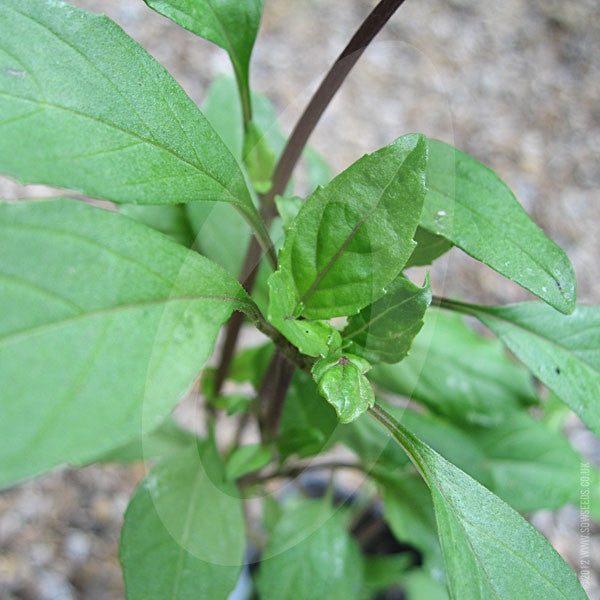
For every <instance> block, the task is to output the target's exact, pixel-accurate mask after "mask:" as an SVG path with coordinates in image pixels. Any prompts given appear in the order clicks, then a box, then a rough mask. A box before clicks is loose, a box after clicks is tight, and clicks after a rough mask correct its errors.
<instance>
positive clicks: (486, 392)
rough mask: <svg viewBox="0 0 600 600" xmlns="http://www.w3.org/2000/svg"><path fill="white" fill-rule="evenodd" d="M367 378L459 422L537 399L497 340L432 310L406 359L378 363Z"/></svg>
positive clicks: (488, 421)
mask: <svg viewBox="0 0 600 600" xmlns="http://www.w3.org/2000/svg"><path fill="white" fill-rule="evenodd" d="M369 377H370V378H371V379H372V380H373V381H374V382H375V383H377V385H379V386H381V387H383V388H385V389H388V390H390V391H392V392H394V393H396V394H400V395H403V396H406V397H412V398H414V399H415V400H418V401H419V402H422V403H424V404H425V405H427V407H428V408H430V409H431V410H432V411H434V412H436V413H438V414H442V415H445V416H447V417H448V418H450V419H451V420H453V421H457V422H459V423H463V422H466V423H477V424H480V425H488V426H489V425H493V424H497V423H501V422H502V421H503V420H504V419H505V418H506V416H507V415H508V414H510V413H511V412H513V411H514V410H515V409H517V408H518V407H519V406H520V405H521V404H534V403H536V402H537V397H536V390H535V387H534V385H533V382H532V381H531V377H530V376H529V374H528V373H527V371H525V369H523V368H521V367H520V366H519V365H517V364H515V363H514V362H513V361H511V360H510V359H509V358H508V357H507V356H506V355H505V353H504V351H503V349H502V346H501V344H499V343H498V342H497V341H496V340H490V339H487V338H484V337H482V336H480V335H478V334H477V333H475V332H474V331H473V330H472V329H470V328H469V327H467V325H466V324H465V323H464V321H463V319H462V318H461V317H459V316H458V315H448V314H444V313H441V312H440V311H438V310H434V309H430V310H428V311H427V315H426V317H425V326H424V327H423V329H422V330H421V332H420V333H419V335H418V336H417V337H416V338H415V340H414V343H413V345H412V347H411V350H410V354H409V356H408V358H406V359H404V360H403V361H402V362H401V363H399V364H397V365H389V366H388V365H378V366H376V367H375V368H374V369H373V371H372V372H371V373H370V374H369Z"/></svg>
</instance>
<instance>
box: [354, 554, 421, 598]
mask: <svg viewBox="0 0 600 600" xmlns="http://www.w3.org/2000/svg"><path fill="white" fill-rule="evenodd" d="M363 559H364V565H365V568H364V579H365V583H364V586H365V595H364V597H365V598H373V597H377V595H376V592H378V591H380V590H381V591H384V590H386V589H387V588H389V587H390V586H392V585H394V584H397V583H398V581H400V579H401V578H402V576H403V575H404V573H405V572H406V571H407V570H408V569H409V568H410V567H411V566H412V564H411V563H412V561H413V559H412V557H411V555H410V554H407V553H398V554H388V555H371V556H364V557H363ZM367 593H368V595H367Z"/></svg>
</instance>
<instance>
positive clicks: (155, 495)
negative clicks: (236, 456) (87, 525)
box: [119, 443, 245, 600]
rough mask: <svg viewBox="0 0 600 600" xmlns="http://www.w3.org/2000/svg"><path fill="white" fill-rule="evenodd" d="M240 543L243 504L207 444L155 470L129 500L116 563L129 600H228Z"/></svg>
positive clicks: (240, 557)
mask: <svg viewBox="0 0 600 600" xmlns="http://www.w3.org/2000/svg"><path fill="white" fill-rule="evenodd" d="M244 545H245V527H244V519H243V515H242V503H241V501H240V499H239V498H238V496H237V490H236V488H235V486H234V485H233V484H228V483H226V481H225V476H224V470H223V466H222V465H221V464H220V462H219V457H218V454H217V452H216V450H215V449H214V447H213V446H212V444H210V443H206V444H204V446H203V447H201V448H200V449H199V450H197V449H196V448H194V450H193V451H190V452H187V453H183V454H181V455H177V456H174V457H172V458H171V459H169V460H166V461H164V462H162V463H160V464H159V465H157V466H156V467H155V468H154V469H152V471H151V472H150V473H149V474H148V476H147V477H146V479H144V481H143V482H142V483H141V484H140V486H139V487H138V489H137V490H136V492H135V494H134V495H133V497H132V499H131V501H130V503H129V506H128V508H127V512H126V513H125V524H124V526H123V531H122V533H121V542H120V547H119V559H120V561H121V565H122V567H123V577H124V580H125V590H126V594H127V599H128V600H147V599H148V598H172V599H173V600H192V599H196V598H211V599H213V598H214V599H215V600H219V599H223V600H225V599H226V598H227V597H228V595H229V593H230V592H231V591H232V590H233V588H234V587H235V584H236V581H237V579H238V577H239V573H240V570H241V565H242V564H243V554H244Z"/></svg>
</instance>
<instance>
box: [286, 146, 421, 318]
mask: <svg viewBox="0 0 600 600" xmlns="http://www.w3.org/2000/svg"><path fill="white" fill-rule="evenodd" d="M426 161H427V143H426V140H425V138H424V137H423V136H420V135H407V136H404V137H401V138H399V139H398V140H396V141H395V142H394V143H392V144H390V145H389V146H386V147H385V148H382V149H381V150H378V151H377V152H374V153H373V154H370V155H366V156H363V157H362V158H361V159H359V160H358V161H357V162H355V163H354V164H353V165H351V166H350V167H349V168H348V169H346V170H345V171H344V172H343V173H341V174H340V175H338V176H337V177H336V178H335V179H333V180H332V181H331V182H330V183H329V184H327V185H326V186H325V187H324V188H318V189H317V190H316V191H315V192H314V193H313V194H312V195H311V196H310V197H309V198H308V200H307V201H306V203H305V204H304V206H303V207H302V209H301V210H300V212H299V213H298V216H297V217H296V220H295V222H294V224H293V226H292V227H291V228H290V229H289V230H288V232H287V237H286V240H285V243H284V246H283V249H282V250H281V252H280V254H279V265H280V267H279V271H280V272H281V271H285V272H286V273H288V274H289V281H286V285H288V284H290V285H291V286H292V288H291V293H293V298H292V300H293V301H292V302H291V303H290V310H289V312H288V314H287V315H285V317H284V318H286V319H287V318H298V317H300V316H302V317H305V318H307V319H328V318H330V317H338V316H346V315H351V314H355V313H357V312H358V311H359V310H360V309H361V308H363V307H364V306H367V305H368V304H371V303H372V302H374V301H375V300H377V299H379V298H380V297H381V296H383V295H384V294H385V287H386V286H387V285H389V284H390V283H391V282H392V281H393V280H394V279H396V277H397V276H398V274H399V273H400V271H401V269H402V267H403V266H404V264H405V263H406V261H407V260H408V257H409V256H410V254H411V253H412V251H413V248H414V246H415V243H414V242H413V240H412V236H413V235H414V233H415V229H416V227H417V224H418V221H419V217H420V215H421V210H422V203H423V198H424V196H425V166H426ZM278 277H279V275H278Z"/></svg>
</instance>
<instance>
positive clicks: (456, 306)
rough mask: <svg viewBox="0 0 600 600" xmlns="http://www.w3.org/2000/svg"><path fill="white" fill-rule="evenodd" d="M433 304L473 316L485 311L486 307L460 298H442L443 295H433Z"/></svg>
mask: <svg viewBox="0 0 600 600" xmlns="http://www.w3.org/2000/svg"><path fill="white" fill-rule="evenodd" d="M431 306H437V307H439V308H445V309H446V310H452V311H454V312H459V313H461V314H463V315H469V316H471V317H476V316H478V315H479V314H480V313H482V312H485V307H483V306H476V305H474V304H468V303H467V302H460V301H459V300H450V299H449V298H442V297H441V296H433V298H432V299H431Z"/></svg>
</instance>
